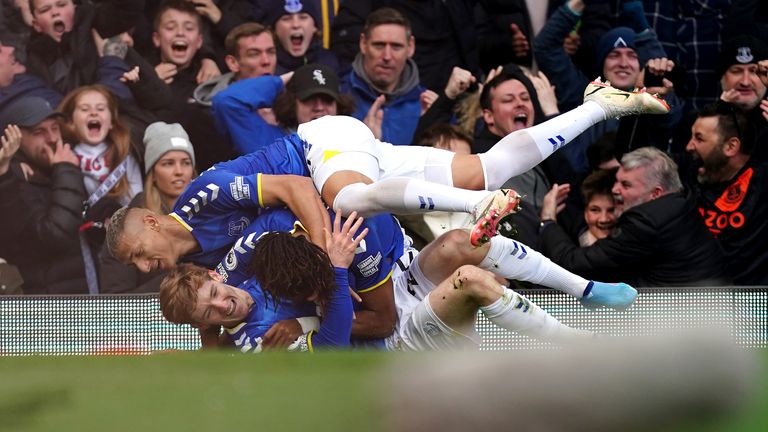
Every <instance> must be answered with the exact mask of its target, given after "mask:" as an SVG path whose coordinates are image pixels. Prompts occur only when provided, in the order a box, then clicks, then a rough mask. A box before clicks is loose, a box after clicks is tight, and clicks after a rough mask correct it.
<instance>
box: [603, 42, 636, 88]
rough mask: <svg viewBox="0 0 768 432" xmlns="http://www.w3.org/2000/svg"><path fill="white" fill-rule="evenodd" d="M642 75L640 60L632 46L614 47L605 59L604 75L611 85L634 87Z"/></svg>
mask: <svg viewBox="0 0 768 432" xmlns="http://www.w3.org/2000/svg"><path fill="white" fill-rule="evenodd" d="M638 75H640V61H639V60H638V59H637V53H636V52H635V50H633V49H632V48H614V49H613V50H612V51H611V52H609V53H608V55H607V56H606V57H605V61H603V76H604V77H605V79H607V80H608V81H610V82H611V85H612V86H614V87H616V88H620V89H625V90H627V89H632V88H633V87H634V86H635V83H636V82H637V77H638Z"/></svg>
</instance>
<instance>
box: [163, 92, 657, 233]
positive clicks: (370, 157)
mask: <svg viewBox="0 0 768 432" xmlns="http://www.w3.org/2000/svg"><path fill="white" fill-rule="evenodd" d="M668 110H669V107H668V106H666V104H665V103H664V102H663V101H662V100H660V99H658V98H656V97H654V96H652V95H650V94H648V93H645V92H624V91H621V90H616V89H614V88H612V87H610V86H609V85H607V84H603V83H600V82H594V83H591V84H590V85H589V86H588V87H587V89H586V92H585V102H584V104H583V105H581V106H579V107H577V108H575V109H573V110H571V111H569V112H567V113H563V114H561V115H559V116H557V117H554V118H552V119H550V120H548V121H546V122H544V123H541V124H539V125H535V126H532V127H528V128H526V129H523V130H518V131H515V132H512V133H511V134H509V135H507V136H506V137H504V138H502V139H501V140H500V141H499V142H498V143H496V145H495V146H493V147H492V148H491V149H490V150H489V151H488V152H486V153H482V154H478V155H457V154H455V153H453V152H450V151H447V150H442V149H436V148H430V147H420V146H393V145H391V144H388V143H383V142H381V141H378V140H377V139H375V137H374V136H373V134H372V133H371V131H370V130H369V129H368V128H367V126H365V124H364V123H362V122H360V121H359V120H356V119H354V118H352V117H344V116H325V117H322V118H319V119H316V120H313V121H310V122H308V123H304V124H302V125H300V126H299V128H298V130H297V132H296V133H295V134H292V135H289V136H286V137H284V138H281V139H279V140H277V141H275V143H273V144H272V145H270V146H268V147H266V148H265V149H263V150H261V151H258V152H254V153H251V154H247V155H244V156H241V157H239V158H237V159H235V160H232V161H228V162H223V163H220V164H216V165H214V167H213V168H212V169H211V170H209V171H207V172H206V173H204V174H203V175H202V176H201V178H198V179H196V180H195V182H193V183H192V184H191V185H190V189H196V191H195V193H196V194H197V195H199V196H193V197H191V198H190V197H184V196H182V197H180V199H179V201H177V202H178V203H181V204H178V205H177V207H176V208H175V209H174V213H175V214H177V215H178V214H180V213H184V212H186V213H190V214H194V213H195V212H197V211H198V208H199V207H200V206H202V205H205V202H206V199H208V198H209V197H211V196H212V195H213V193H214V192H213V191H212V190H205V188H204V187H200V186H201V183H202V182H207V176H206V174H208V173H211V172H216V171H219V172H226V173H227V174H226V175H227V176H234V180H233V181H232V182H227V183H226V184H222V182H221V181H212V182H211V183H212V184H213V186H214V187H219V188H223V187H227V188H230V189H231V191H232V194H231V196H232V197H233V199H235V200H236V201H241V200H243V201H246V202H248V201H251V200H252V199H253V198H255V197H256V196H257V195H258V196H259V199H261V196H262V193H264V194H267V193H271V191H270V190H269V188H268V187H265V186H264V185H263V184H262V182H261V181H259V180H258V177H259V176H261V175H295V176H306V177H311V179H312V182H313V183H314V185H315V188H316V190H317V191H318V192H319V193H320V196H321V197H322V198H323V200H324V201H325V203H326V204H327V205H328V206H329V207H330V208H341V209H346V210H356V211H358V212H359V213H360V214H361V216H364V217H367V216H369V215H372V214H376V213H382V212H394V213H409V212H425V211H451V212H467V213H470V214H472V216H473V218H474V220H475V225H474V228H473V230H472V232H471V235H470V237H469V240H470V242H471V243H472V245H474V246H478V245H480V244H482V243H484V242H487V241H488V240H489V239H490V238H491V237H493V235H494V234H495V233H496V228H497V224H498V222H499V221H500V220H501V219H502V218H503V217H504V216H506V215H507V214H510V213H512V212H514V211H515V210H516V209H517V207H518V204H519V200H520V197H519V196H518V195H517V194H516V193H515V192H514V191H508V190H495V189H498V188H499V187H501V185H502V184H503V183H504V182H506V181H507V180H508V179H509V178H511V177H514V176H516V175H519V174H521V173H523V172H525V171H527V170H529V169H531V168H533V167H534V166H535V165H537V164H538V163H539V162H541V161H542V160H543V159H545V158H546V157H548V156H549V155H550V154H552V153H553V152H554V151H555V150H557V149H558V148H559V147H562V146H564V145H565V144H567V143H568V142H569V141H571V140H572V139H573V138H575V137H576V136H578V135H579V134H581V133H582V132H583V131H584V130H586V129H587V128H588V127H590V126H592V125H593V124H595V123H598V122H600V121H603V120H605V119H607V118H610V117H620V116H625V115H630V114H638V113H656V114H663V113H666V112H667V111H668ZM210 177H215V175H213V174H211V175H210ZM214 180H215V179H214ZM219 190H220V189H219ZM489 190H490V191H493V192H490V191H489ZM184 198H186V199H184ZM259 203H261V204H262V207H263V206H264V205H268V204H271V203H267V202H264V203H262V202H261V201H259ZM286 204H289V207H291V209H292V210H294V211H296V208H294V206H291V205H290V203H286ZM297 215H298V216H299V217H300V218H301V220H302V221H303V222H304V223H305V226H306V227H307V228H308V230H309V233H310V236H311V238H312V240H313V242H315V243H316V244H322V239H321V238H320V234H319V233H320V230H319V226H318V225H319V221H318V220H317V219H312V218H311V215H309V214H308V213H305V214H302V213H297ZM251 217H252V216H251ZM305 217H306V218H309V219H307V220H304V218H305ZM246 218H247V217H246ZM230 222H232V221H230Z"/></svg>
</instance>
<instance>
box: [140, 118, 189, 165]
mask: <svg viewBox="0 0 768 432" xmlns="http://www.w3.org/2000/svg"><path fill="white" fill-rule="evenodd" d="M173 150H178V151H183V152H187V154H189V157H190V158H192V165H194V164H195V149H194V147H192V143H191V142H189V135H187V132H186V131H185V130H184V128H183V127H181V125H180V124H178V123H171V124H168V123H165V122H155V123H152V124H151V125H149V126H147V130H146V131H144V174H149V171H150V170H151V169H152V167H153V166H155V162H157V160H158V159H160V158H161V157H162V156H163V155H164V154H166V153H168V152H169V151H173Z"/></svg>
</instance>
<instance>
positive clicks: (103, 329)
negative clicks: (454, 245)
mask: <svg viewBox="0 0 768 432" xmlns="http://www.w3.org/2000/svg"><path fill="white" fill-rule="evenodd" d="M521 292H522V293H524V295H525V296H526V297H528V298H529V299H530V300H532V301H534V302H535V303H537V304H538V305H539V306H541V307H542V308H544V309H545V310H547V311H548V312H550V313H551V314H552V315H554V316H555V317H557V318H558V319H560V320H561V321H562V322H564V323H565V324H568V325H570V326H573V327H577V328H583V329H589V330H594V331H597V332H600V333H604V334H608V335H614V336H650V335H654V334H659V333H661V332H667V331H669V330H674V329H690V328H699V327H716V328H719V329H727V331H729V332H730V334H731V335H732V337H733V339H734V340H735V341H736V342H737V343H738V344H739V345H742V346H745V347H758V348H765V347H766V346H768V287H750V288H746V287H738V288H731V287H716V288H714V287H713V288H646V289H641V290H640V295H639V297H638V299H637V301H636V302H635V304H634V305H633V306H632V307H631V308H629V309H628V310H626V311H613V310H607V309H598V310H588V309H585V308H583V307H582V306H581V305H580V304H579V303H578V302H577V301H576V300H575V299H573V298H571V297H569V296H567V295H565V294H562V293H560V292H557V291H554V290H543V289H535V290H524V291H521ZM477 330H478V334H479V335H480V336H481V337H482V344H481V345H480V349H481V350H510V349H531V348H543V347H548V346H549V345H548V344H546V343H542V342H539V341H536V340H533V339H530V338H528V337H525V336H521V335H517V334H512V333H509V332H507V331H505V330H503V329H500V328H498V327H496V326H495V325H493V324H492V323H490V322H489V321H488V320H486V319H485V317H483V315H482V314H478V323H477ZM199 346H200V343H199V340H198V338H197V332H196V330H195V329H193V328H191V327H190V326H186V325H183V326H179V325H175V324H171V323H168V322H167V321H165V319H164V318H163V317H162V315H161V313H160V310H159V303H158V298H157V296H156V295H153V294H147V295H98V296H87V295H82V296H81V295H77V296H75V295H71V296H0V355H4V356H22V355H89V354H150V353H152V352H156V351H163V350H196V349H198V348H199Z"/></svg>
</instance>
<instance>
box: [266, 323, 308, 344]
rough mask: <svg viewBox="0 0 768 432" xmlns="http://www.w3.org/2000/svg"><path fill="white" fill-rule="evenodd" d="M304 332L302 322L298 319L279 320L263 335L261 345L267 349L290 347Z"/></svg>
mask: <svg viewBox="0 0 768 432" xmlns="http://www.w3.org/2000/svg"><path fill="white" fill-rule="evenodd" d="M302 334H303V333H302V330H301V324H299V322H298V321H297V320H295V319H288V320H283V321H278V322H276V323H274V324H272V327H270V328H269V330H267V332H266V333H264V336H262V337H261V346H262V347H263V348H264V349H265V350H269V349H278V348H288V346H289V345H291V344H292V343H293V342H294V341H295V340H296V339H298V337H299V336H301V335H302Z"/></svg>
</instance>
